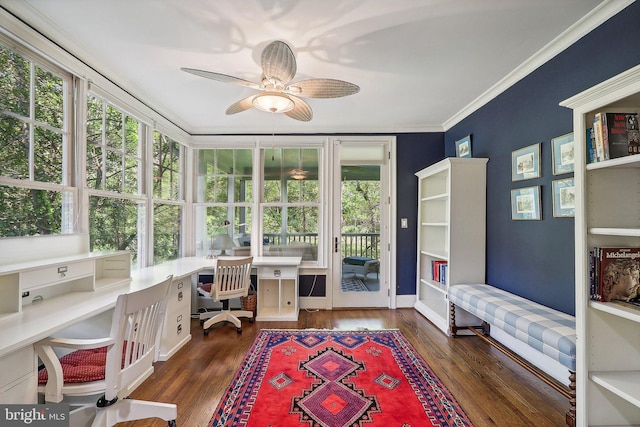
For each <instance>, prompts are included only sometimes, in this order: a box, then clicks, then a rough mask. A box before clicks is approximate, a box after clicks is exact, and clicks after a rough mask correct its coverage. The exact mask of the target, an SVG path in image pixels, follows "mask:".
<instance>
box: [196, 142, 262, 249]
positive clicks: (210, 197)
mask: <svg viewBox="0 0 640 427" xmlns="http://www.w3.org/2000/svg"><path fill="white" fill-rule="evenodd" d="M196 161H197V165H196V169H197V174H196V188H195V191H196V195H195V202H196V203H195V229H196V254H197V255H208V256H209V255H219V254H221V253H233V250H234V248H238V247H244V248H245V250H246V249H248V248H249V245H250V242H251V230H252V225H251V224H252V216H251V205H252V201H253V194H252V193H253V181H252V175H253V150H252V149H249V148H246V149H243V148H238V149H209V150H204V149H203V150H198V151H197V160H196Z"/></svg>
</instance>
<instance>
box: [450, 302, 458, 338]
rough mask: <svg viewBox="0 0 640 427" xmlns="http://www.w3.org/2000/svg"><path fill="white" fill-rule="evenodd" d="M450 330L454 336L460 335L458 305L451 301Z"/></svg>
mask: <svg viewBox="0 0 640 427" xmlns="http://www.w3.org/2000/svg"><path fill="white" fill-rule="evenodd" d="M449 332H450V333H451V336H452V337H454V338H455V337H457V336H458V326H457V325H456V305H455V304H454V303H452V302H450V303H449Z"/></svg>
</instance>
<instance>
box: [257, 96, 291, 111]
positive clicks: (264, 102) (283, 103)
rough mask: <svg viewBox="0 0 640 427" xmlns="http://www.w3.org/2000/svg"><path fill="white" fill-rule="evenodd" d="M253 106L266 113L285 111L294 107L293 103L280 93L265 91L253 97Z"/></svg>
mask: <svg viewBox="0 0 640 427" xmlns="http://www.w3.org/2000/svg"><path fill="white" fill-rule="evenodd" d="M253 106H254V107H256V108H257V109H258V110H262V111H266V112H267V113H286V112H287V111H291V110H292V109H293V107H295V103H294V102H293V100H292V99H291V98H289V97H288V96H287V95H284V94H282V93H277V92H267V93H263V94H260V95H257V96H256V97H254V98H253Z"/></svg>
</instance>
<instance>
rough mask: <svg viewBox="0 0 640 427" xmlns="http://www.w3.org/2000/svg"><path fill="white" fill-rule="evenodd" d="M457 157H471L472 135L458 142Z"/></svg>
mask: <svg viewBox="0 0 640 427" xmlns="http://www.w3.org/2000/svg"><path fill="white" fill-rule="evenodd" d="M456 157H471V135H467V136H465V137H464V138H462V139H459V140H457V141H456Z"/></svg>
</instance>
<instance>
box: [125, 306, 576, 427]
mask: <svg viewBox="0 0 640 427" xmlns="http://www.w3.org/2000/svg"><path fill="white" fill-rule="evenodd" d="M191 328H192V339H191V341H190V342H189V343H188V344H187V345H186V346H185V347H183V348H182V349H181V350H180V351H179V352H177V353H176V354H175V355H174V356H173V357H172V358H171V359H170V360H168V361H166V362H158V363H157V364H156V371H155V373H154V374H153V375H152V376H151V377H149V378H148V379H147V380H146V381H145V382H144V383H143V384H142V385H141V386H140V387H139V388H138V389H137V390H136V391H135V392H134V393H133V395H132V397H133V398H136V399H144V400H153V401H159V402H173V403H175V404H177V405H178V420H177V423H178V426H179V427H206V426H208V424H209V421H210V419H211V417H212V415H213V412H214V410H215V408H216V406H217V404H218V402H219V400H220V398H221V397H222V395H223V394H224V391H225V390H226V388H227V386H228V385H229V383H230V381H231V379H232V377H233V374H234V373H235V372H236V370H237V369H238V367H239V366H240V364H241V362H242V360H243V358H244V355H245V354H246V353H247V351H248V350H249V348H250V347H251V344H252V343H253V340H254V339H255V337H256V335H257V333H258V331H259V330H260V329H307V328H314V329H342V330H354V329H371V330H374V329H399V330H400V331H402V333H403V334H404V335H405V336H406V337H407V339H408V340H409V342H411V344H412V345H413V346H414V348H415V349H416V351H418V353H420V355H421V356H422V357H423V358H424V359H425V360H426V362H427V363H428V364H429V366H430V367H431V369H432V370H433V372H434V373H435V374H436V375H437V376H438V378H440V380H441V381H442V383H444V385H445V386H446V387H447V388H448V389H449V391H451V393H452V394H453V395H454V396H455V398H456V400H457V401H458V403H459V404H460V405H461V406H462V408H463V409H464V411H465V412H466V413H467V415H468V416H469V418H470V419H471V421H472V422H473V424H474V426H475V427H485V426H499V427H527V426H532V427H533V426H536V427H562V426H564V425H565V421H564V414H565V412H566V411H567V409H568V408H569V404H568V401H567V399H566V398H564V397H563V396H562V395H560V394H559V393H558V392H556V391H555V390H553V389H552V388H551V387H549V386H547V385H546V384H544V383H543V382H542V381H540V380H539V379H537V378H536V377H535V376H533V375H532V374H530V373H529V372H527V371H526V370H525V369H523V368H522V367H520V366H519V365H518V364H517V363H515V362H513V361H512V360H510V359H509V358H508V357H506V356H505V355H503V354H502V353H500V352H499V351H497V350H496V349H495V348H493V347H491V346H490V345H489V344H488V343H486V342H485V341H483V340H482V339H480V338H478V337H476V336H468V337H459V338H449V337H447V336H445V335H444V334H443V333H442V332H441V331H440V330H439V329H437V328H436V327H435V326H433V325H432V324H431V323H430V322H429V321H427V320H426V319H425V318H424V317H423V316H422V315H420V314H419V313H418V312H416V311H415V310H414V309H397V310H387V309H375V310H374V309H349V310H333V311H306V310H302V311H301V312H300V317H299V320H298V322H255V323H249V322H248V321H247V320H243V324H242V329H243V332H242V334H238V333H237V332H236V328H235V327H234V326H232V325H230V324H226V325H216V326H214V327H212V328H211V330H210V333H209V335H208V336H204V335H203V334H202V328H201V327H200V324H199V321H198V320H192V324H191ZM119 426H123V427H155V426H158V427H159V426H166V423H165V422H164V421H162V420H158V419H150V420H140V421H135V422H130V423H122V424H119Z"/></svg>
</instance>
